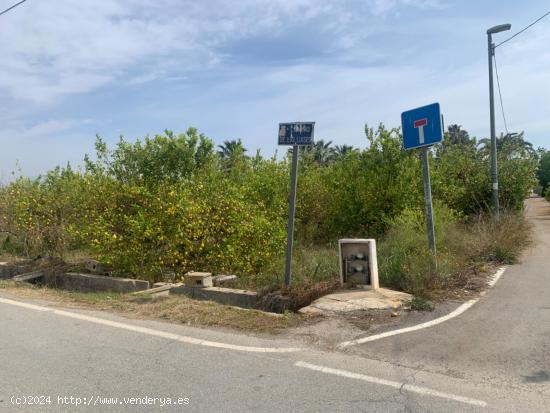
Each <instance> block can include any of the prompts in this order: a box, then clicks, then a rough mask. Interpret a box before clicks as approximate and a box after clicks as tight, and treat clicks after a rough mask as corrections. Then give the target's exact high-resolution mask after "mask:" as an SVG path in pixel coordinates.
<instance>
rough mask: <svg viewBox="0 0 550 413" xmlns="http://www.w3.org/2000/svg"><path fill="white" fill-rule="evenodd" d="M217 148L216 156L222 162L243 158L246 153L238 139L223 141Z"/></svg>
mask: <svg viewBox="0 0 550 413" xmlns="http://www.w3.org/2000/svg"><path fill="white" fill-rule="evenodd" d="M218 148H219V151H218V155H219V156H220V158H221V159H222V160H229V159H235V158H236V157H240V156H243V155H244V153H245V152H246V151H247V149H246V148H245V147H244V145H243V143H242V141H241V140H240V139H238V140H229V141H223V144H222V145H218Z"/></svg>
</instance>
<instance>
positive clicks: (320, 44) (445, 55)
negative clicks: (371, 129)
mask: <svg viewBox="0 0 550 413" xmlns="http://www.w3.org/2000/svg"><path fill="white" fill-rule="evenodd" d="M11 4H13V1H12V0H10V1H8V0H0V7H1V8H5V7H8V6H9V5H11ZM547 8H548V4H547V2H544V1H528V0H525V1H522V2H519V1H504V0H500V1H493V0H477V1H469V0H462V1H459V0H325V1H315V0H240V1H221V0H204V1H186V0H101V1H97V0H79V1H77V2H76V1H70V0H56V1H54V2H45V1H41V0H27V2H26V3H24V4H23V5H21V6H20V7H18V8H17V9H14V10H13V11H12V12H10V13H8V14H6V15H3V16H0V51H1V53H2V59H0V143H1V148H2V149H1V150H0V179H1V180H3V181H6V180H8V179H9V177H10V174H9V173H10V171H12V170H13V169H14V168H15V166H16V163H17V162H18V164H19V167H20V168H21V170H22V172H23V173H24V174H26V175H36V174H38V173H41V172H44V171H45V170H47V169H50V168H52V167H54V166H55V165H58V164H62V165H64V164H65V163H66V162H67V161H70V162H71V163H73V164H79V163H81V161H82V158H83V155H84V153H92V152H93V143H94V139H95V134H96V133H98V134H100V135H101V136H102V137H104V138H105V139H106V140H107V141H108V142H110V143H114V142H116V141H117V140H118V137H119V135H120V134H123V135H124V136H125V137H126V138H127V139H129V140H133V139H135V138H137V137H142V136H144V135H146V134H155V133H159V132H162V131H163V130H164V129H171V130H174V131H176V132H179V131H183V130H185V129H187V127H188V126H194V127H197V128H198V129H199V130H200V131H201V132H204V133H205V134H206V135H208V136H210V137H211V138H213V139H214V140H215V141H216V142H217V143H221V142H222V141H223V140H226V139H234V138H241V139H242V140H243V142H244V143H245V145H246V146H247V147H248V148H249V150H250V151H254V150H255V149H257V148H260V149H261V150H262V152H263V153H265V154H268V155H269V154H272V153H273V152H274V150H275V149H276V139H277V124H278V123H279V122H284V121H315V122H316V138H317V139H329V140H332V141H333V142H335V143H336V144H351V145H355V146H360V147H364V146H365V145H366V140H365V138H364V134H363V128H364V124H365V123H368V124H369V125H372V126H376V125H377V124H378V123H379V122H383V123H385V124H386V125H388V126H399V123H400V113H401V112H402V111H403V110H406V109H410V108H413V107H416V106H421V105H424V104H427V103H431V102H434V101H439V102H440V103H441V108H442V111H443V113H444V115H445V122H446V123H447V124H450V123H458V124H461V125H463V127H464V128H465V129H467V130H468V131H470V133H471V134H472V135H475V136H479V137H483V136H486V135H487V134H488V126H489V125H488V91H487V42H486V35H485V31H486V29H487V28H488V27H490V26H493V25H496V24H500V23H505V22H510V23H512V26H513V27H512V31H511V32H509V33H501V34H498V35H497V37H496V39H495V40H496V41H497V42H498V40H502V39H504V38H506V37H507V36H508V35H509V34H513V33H514V32H515V31H517V30H519V29H520V28H522V27H524V26H525V25H527V24H528V23H530V22H531V21H532V20H534V19H535V18H537V17H539V16H540V15H542V14H543V13H545V12H546V11H548V10H547ZM497 60H498V64H499V71H500V76H501V82H502V87H503V97H504V105H505V109H506V114H507V118H508V124H509V129H510V130H511V131H521V130H524V131H525V133H526V136H527V138H528V139H529V140H531V141H532V142H533V143H534V144H535V145H536V146H546V147H550V144H549V140H548V137H549V134H548V130H549V127H550V70H549V67H550V17H549V18H548V19H547V20H542V21H541V22H540V23H539V24H538V25H536V26H534V27H533V28H532V29H530V30H529V31H527V32H525V33H524V34H522V35H521V36H518V37H517V38H516V39H514V40H513V41H511V42H509V43H507V44H506V45H505V46H502V47H501V48H498V49H497ZM497 108H498V107H497ZM503 130H504V128H503V122H502V118H501V117H500V115H499V116H497V131H498V132H500V131H503Z"/></svg>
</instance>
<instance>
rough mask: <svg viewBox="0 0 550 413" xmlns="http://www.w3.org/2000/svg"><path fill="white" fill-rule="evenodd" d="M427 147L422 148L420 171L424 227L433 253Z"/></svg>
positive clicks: (433, 232)
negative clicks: (422, 178)
mask: <svg viewBox="0 0 550 413" xmlns="http://www.w3.org/2000/svg"><path fill="white" fill-rule="evenodd" d="M428 150H429V149H428V147H427V146H425V147H423V148H422V173H423V175H424V204H425V207H426V227H427V230H428V244H429V246H430V250H431V251H432V254H434V255H435V231H434V221H433V204H432V186H431V183H430V162H429V154H428Z"/></svg>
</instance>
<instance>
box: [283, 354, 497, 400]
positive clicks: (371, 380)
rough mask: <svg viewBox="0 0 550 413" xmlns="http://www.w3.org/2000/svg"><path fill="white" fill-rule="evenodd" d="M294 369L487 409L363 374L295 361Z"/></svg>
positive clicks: (444, 394)
mask: <svg viewBox="0 0 550 413" xmlns="http://www.w3.org/2000/svg"><path fill="white" fill-rule="evenodd" d="M294 365H295V366H296V367H303V368H306V369H309V370H314V371H319V372H321V373H325V374H333V375H335V376H339V377H346V378H348V379H355V380H363V381H366V382H369V383H374V384H380V385H382V386H389V387H393V388H395V389H399V390H404V391H408V392H411V393H417V394H420V395H422V396H432V397H440V398H443V399H448V400H454V401H457V402H460V403H466V404H471V405H474V406H479V407H487V402H484V401H483V400H477V399H471V398H469V397H464V396H458V395H456V394H451V393H443V392H440V391H437V390H432V389H428V388H426V387H420V386H415V385H413V384H406V383H399V382H397V381H391V380H386V379H380V378H378V377H373V376H367V375H365V374H360V373H353V372H351V371H346V370H339V369H333V368H330V367H323V366H317V365H315V364H310V363H306V362H304V361H297V362H296V363H294Z"/></svg>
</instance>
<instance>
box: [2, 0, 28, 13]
mask: <svg viewBox="0 0 550 413" xmlns="http://www.w3.org/2000/svg"><path fill="white" fill-rule="evenodd" d="M26 1H27V0H21V1H20V2H19V3H16V4H14V5H13V6H11V7H8V8H7V9H6V10H4V11H1V12H0V16H1V15H3V14H5V13H7V12H9V11H10V10H12V9H15V8H16V7H17V6H19V5H20V4H23V3H25V2H26Z"/></svg>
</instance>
